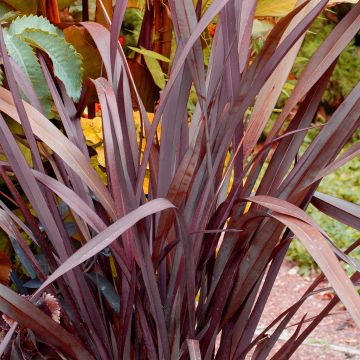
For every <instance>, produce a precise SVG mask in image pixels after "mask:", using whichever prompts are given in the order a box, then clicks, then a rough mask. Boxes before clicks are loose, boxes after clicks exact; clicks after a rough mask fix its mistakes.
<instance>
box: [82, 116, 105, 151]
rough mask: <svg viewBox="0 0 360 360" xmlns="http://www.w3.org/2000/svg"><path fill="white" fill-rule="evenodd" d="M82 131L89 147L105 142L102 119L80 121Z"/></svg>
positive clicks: (83, 119)
mask: <svg viewBox="0 0 360 360" xmlns="http://www.w3.org/2000/svg"><path fill="white" fill-rule="evenodd" d="M80 124H81V129H82V131H83V134H84V136H85V139H86V142H87V143H88V145H97V144H99V143H100V142H102V141H103V133H102V122H101V117H96V118H94V119H85V118H81V119H80Z"/></svg>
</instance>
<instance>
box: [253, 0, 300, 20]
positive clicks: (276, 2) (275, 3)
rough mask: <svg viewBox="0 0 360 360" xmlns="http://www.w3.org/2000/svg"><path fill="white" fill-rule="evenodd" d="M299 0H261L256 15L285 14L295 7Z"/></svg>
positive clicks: (276, 15)
mask: <svg viewBox="0 0 360 360" xmlns="http://www.w3.org/2000/svg"><path fill="white" fill-rule="evenodd" d="M296 3H297V0H259V1H258V5H257V8H256V13H255V16H256V17H280V16H285V15H286V14H288V13H289V12H290V11H291V10H293V9H294V8H295V5H296Z"/></svg>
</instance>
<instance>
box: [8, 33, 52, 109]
mask: <svg viewBox="0 0 360 360" xmlns="http://www.w3.org/2000/svg"><path fill="white" fill-rule="evenodd" d="M4 35H5V43H6V48H7V50H8V53H9V55H10V56H11V57H12V58H13V59H14V60H15V62H16V63H17V64H18V65H19V66H20V68H21V69H22V71H23V72H24V74H25V75H26V76H27V77H28V79H29V80H30V82H31V84H32V86H33V88H34V90H35V92H36V94H37V96H38V97H39V100H40V102H41V104H42V106H43V107H44V111H45V113H46V114H48V113H49V112H50V110H51V104H52V101H51V95H50V92H49V90H48V88H47V86H46V80H45V77H44V74H43V72H42V70H41V67H40V64H39V63H38V61H37V58H36V55H35V53H34V50H33V49H32V48H31V46H30V45H28V44H27V43H26V42H24V41H22V40H21V39H20V38H19V37H18V36H11V35H10V34H9V33H8V32H7V31H6V32H4Z"/></svg>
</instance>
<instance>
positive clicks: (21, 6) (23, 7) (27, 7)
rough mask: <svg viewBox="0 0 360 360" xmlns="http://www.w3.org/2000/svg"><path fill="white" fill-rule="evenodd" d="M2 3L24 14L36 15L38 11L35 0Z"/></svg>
mask: <svg viewBox="0 0 360 360" xmlns="http://www.w3.org/2000/svg"><path fill="white" fill-rule="evenodd" d="M3 2H4V3H6V4H8V5H10V6H11V7H13V8H14V9H15V10H17V11H20V12H22V13H24V14H36V13H37V10H38V4H37V0H25V1H24V0H3Z"/></svg>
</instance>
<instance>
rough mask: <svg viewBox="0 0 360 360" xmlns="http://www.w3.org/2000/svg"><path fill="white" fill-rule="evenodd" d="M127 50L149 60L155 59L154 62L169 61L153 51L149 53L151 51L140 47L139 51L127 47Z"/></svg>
mask: <svg viewBox="0 0 360 360" xmlns="http://www.w3.org/2000/svg"><path fill="white" fill-rule="evenodd" d="M128 48H129V49H131V50H133V51H135V52H137V53H139V54H141V55H144V56H147V57H149V58H151V59H156V60H160V61H164V62H168V63H169V62H170V59H169V58H167V57H166V56H164V55H161V54H158V53H157V52H155V51H151V50H148V49H145V48H143V47H141V48H140V49H139V48H136V47H133V46H128Z"/></svg>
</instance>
